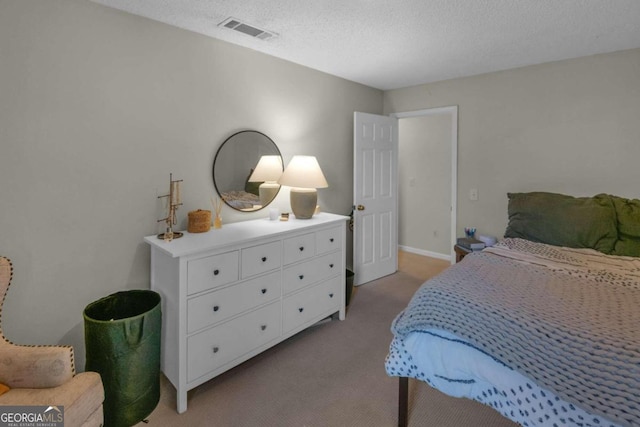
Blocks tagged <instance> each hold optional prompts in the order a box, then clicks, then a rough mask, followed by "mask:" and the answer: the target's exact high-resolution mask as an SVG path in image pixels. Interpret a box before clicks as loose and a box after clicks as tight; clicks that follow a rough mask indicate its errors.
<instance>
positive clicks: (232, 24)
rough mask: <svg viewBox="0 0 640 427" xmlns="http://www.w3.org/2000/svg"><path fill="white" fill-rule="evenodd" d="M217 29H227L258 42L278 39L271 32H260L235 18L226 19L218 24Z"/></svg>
mask: <svg viewBox="0 0 640 427" xmlns="http://www.w3.org/2000/svg"><path fill="white" fill-rule="evenodd" d="M218 27H224V28H229V29H230V30H234V31H238V32H241V33H243V34H246V35H248V36H251V37H253V38H256V39H260V40H269V39H272V38H275V37H278V34H276V33H274V32H273V31H266V30H262V29H260V28H258V27H256V26H254V25H249V24H247V23H245V22H242V21H241V20H239V19H236V18H227V19H225V20H224V21H222V22H221V23H219V24H218Z"/></svg>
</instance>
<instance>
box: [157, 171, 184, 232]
mask: <svg viewBox="0 0 640 427" xmlns="http://www.w3.org/2000/svg"><path fill="white" fill-rule="evenodd" d="M181 183H182V180H181V179H180V180H174V179H173V174H172V173H170V174H169V194H165V195H164V196H158V199H164V198H166V199H167V216H166V217H164V218H162V219H159V220H158V222H165V223H166V224H167V229H166V231H165V232H164V233H161V234H158V239H162V240H164V241H166V242H170V241H172V240H173V239H178V238H180V237H182V233H181V232H179V231H173V226H174V225H176V224H177V219H176V210H177V209H178V206H182V196H180V184H181Z"/></svg>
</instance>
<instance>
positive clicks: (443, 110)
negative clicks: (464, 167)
mask: <svg viewBox="0 0 640 427" xmlns="http://www.w3.org/2000/svg"><path fill="white" fill-rule="evenodd" d="M437 114H450V115H451V142H450V143H451V244H450V245H449V247H450V253H449V255H450V261H451V264H455V262H456V257H455V252H454V250H453V247H454V246H455V244H456V239H457V229H456V228H457V218H458V214H457V212H458V106H457V105H452V106H448V107H436V108H426V109H423V110H415V111H403V112H399V113H391V114H389V115H390V116H391V117H395V118H397V119H405V118H410V117H424V116H434V115H437ZM399 147H400V141H398V150H400V148H399Z"/></svg>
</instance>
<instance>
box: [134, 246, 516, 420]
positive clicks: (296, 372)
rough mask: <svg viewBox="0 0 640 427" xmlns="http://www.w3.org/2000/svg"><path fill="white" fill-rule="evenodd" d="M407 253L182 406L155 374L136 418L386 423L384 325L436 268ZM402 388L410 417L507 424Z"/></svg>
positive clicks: (389, 402)
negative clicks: (144, 414)
mask: <svg viewBox="0 0 640 427" xmlns="http://www.w3.org/2000/svg"><path fill="white" fill-rule="evenodd" d="M411 257H412V255H410V254H409V255H404V256H401V258H400V265H401V269H403V268H402V266H403V263H404V264H405V265H407V264H406V263H407V262H408V265H409V267H407V268H404V269H403V270H404V271H400V272H398V273H396V274H393V275H391V276H387V277H384V278H382V279H379V280H376V281H374V282H371V283H368V284H366V285H363V286H360V287H358V288H356V291H355V292H354V295H353V297H352V300H351V304H350V306H349V307H348V309H347V317H346V320H344V321H338V320H334V321H325V322H321V323H319V324H318V325H316V326H314V327H311V328H309V329H308V330H306V331H303V332H301V333H300V334H298V335H296V336H294V337H292V338H290V339H289V340H287V341H284V342H283V343H281V344H279V345H277V346H275V347H273V348H271V349H269V350H267V351H266V352H264V353H262V354H260V355H258V356H256V357H254V358H253V359H251V360H249V361H247V362H245V363H243V364H242V365H240V366H238V367H236V368H234V369H231V370H230V371H227V372H226V373H224V374H222V375H220V376H218V377H216V378H214V379H213V380H211V381H209V382H207V383H205V384H203V385H201V386H199V387H197V388H195V389H193V390H191V391H190V392H189V400H188V409H187V411H186V412H185V413H184V414H182V415H179V414H178V413H177V412H176V411H175V407H176V406H175V389H174V388H173V386H172V385H171V384H170V383H169V382H168V381H167V380H166V379H165V378H164V377H163V383H162V395H161V398H160V403H159V404H158V406H157V408H156V409H155V410H154V412H153V413H152V414H151V415H150V416H149V418H148V421H149V422H148V424H143V423H140V424H139V426H193V427H195V426H221V427H226V426H237V427H254V426H273V427H289V426H290V427H294V426H295V427H316V426H317V427H324V426H330V427H331V426H363V427H364V426H366V427H369V426H394V425H396V424H397V399H398V396H397V394H398V380H397V378H390V377H388V376H387V375H386V372H385V370H384V358H385V356H386V354H387V350H388V348H389V343H390V341H391V332H390V331H389V326H390V324H391V321H392V320H393V318H394V317H395V316H396V314H397V313H398V312H399V311H400V310H402V308H404V306H405V305H406V304H407V302H408V301H409V299H410V298H411V296H412V295H413V293H414V292H415V291H416V290H417V288H418V287H419V286H420V284H421V283H422V282H423V281H424V277H423V276H425V275H433V274H436V273H437V272H438V271H440V270H441V269H442V268H443V266H444V267H446V263H445V264H443V263H442V262H440V264H437V263H438V261H436V264H435V267H434V266H433V264H431V265H430V266H426V265H425V264H424V262H420V258H416V259H413V258H411ZM416 260H417V262H414V261H416ZM409 393H410V394H409V396H410V409H409V411H410V412H409V425H410V426H433V427H448V426H451V427H453V426H456V427H460V426H469V427H471V426H473V427H478V426H487V427H489V426H491V427H503V426H504V427H513V426H515V425H516V424H514V423H512V422H511V421H508V420H506V419H504V418H502V417H501V416H500V415H499V414H498V413H497V412H495V411H494V410H492V409H491V408H489V407H486V406H483V405H481V404H479V403H476V402H473V401H470V400H467V399H455V398H451V397H448V396H445V395H443V394H442V393H440V392H438V391H437V390H434V389H431V388H430V387H428V386H427V385H426V384H424V383H419V382H417V381H414V380H412V381H410V388H409Z"/></svg>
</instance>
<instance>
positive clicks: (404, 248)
mask: <svg viewBox="0 0 640 427" xmlns="http://www.w3.org/2000/svg"><path fill="white" fill-rule="evenodd" d="M398 249H400V250H401V251H405V252H410V253H412V254H417V255H423V256H428V257H431V258H436V259H441V260H444V261H449V262H451V255H449V254H441V253H438V252H432V251H425V250H424V249H416V248H412V247H409V246H403V245H398Z"/></svg>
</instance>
